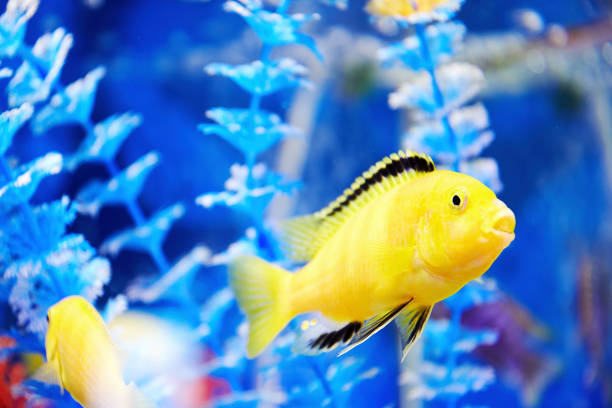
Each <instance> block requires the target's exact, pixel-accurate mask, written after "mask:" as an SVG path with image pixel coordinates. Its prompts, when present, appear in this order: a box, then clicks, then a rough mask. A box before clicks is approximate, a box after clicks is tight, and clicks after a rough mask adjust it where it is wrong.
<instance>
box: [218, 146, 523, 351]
mask: <svg viewBox="0 0 612 408" xmlns="http://www.w3.org/2000/svg"><path fill="white" fill-rule="evenodd" d="M514 227H515V218H514V214H513V213H512V211H510V209H508V207H507V206H506V205H505V204H504V203H503V202H501V201H500V200H499V199H498V198H497V197H496V196H495V194H494V193H493V191H491V190H490V189H489V188H488V187H486V186H485V185H484V184H482V183H481V182H480V181H478V180H476V179H475V178H473V177H470V176H467V175H465V174H461V173H456V172H452V171H448V170H436V169H435V166H434V164H433V162H432V160H431V159H430V158H429V157H427V156H425V155H422V154H417V153H415V152H399V153H398V154H393V155H391V156H390V157H387V158H385V159H383V160H381V161H380V162H378V163H376V164H375V165H374V166H372V167H371V168H370V169H369V170H368V171H367V172H365V173H364V174H363V176H362V177H359V178H357V180H356V181H355V182H354V183H353V185H352V186H351V188H350V189H348V190H346V191H345V192H344V194H343V195H342V196H340V197H339V198H338V199H337V200H335V201H334V202H332V203H331V204H330V205H329V206H327V207H326V208H324V209H323V210H321V211H319V212H317V213H315V214H313V215H308V216H303V217H298V218H295V219H292V220H289V221H286V222H284V223H283V224H282V226H281V228H280V229H281V240H282V247H283V249H284V250H285V252H286V254H287V256H288V257H289V258H290V259H291V260H293V261H295V262H308V263H307V264H306V265H305V266H304V267H303V268H302V269H300V270H299V271H298V272H296V273H290V272H288V271H286V270H284V269H282V268H280V267H277V266H275V265H272V264H270V263H268V262H266V261H264V260H262V259H259V258H257V257H241V258H238V259H237V260H236V261H235V262H234V263H233V265H232V266H231V268H230V283H231V286H232V288H233V290H234V292H235V294H236V298H237V300H238V303H239V305H240V306H241V308H242V309H243V310H244V311H245V312H246V314H247V318H248V321H249V338H248V344H247V355H248V356H249V357H254V356H256V355H258V354H259V353H261V352H262V351H263V350H264V348H265V347H266V346H267V345H268V344H269V343H270V342H271V341H272V340H273V339H274V337H275V336H276V335H277V334H278V333H279V332H280V331H281V330H282V329H283V328H284V327H285V326H286V325H287V323H288V322H289V321H290V320H291V319H292V318H294V317H295V316H297V315H300V314H303V313H307V312H320V313H321V314H322V315H323V316H324V317H326V318H327V319H329V320H331V321H332V322H334V327H333V328H331V329H329V330H327V331H324V332H319V333H317V336H316V337H313V338H312V339H309V340H308V342H307V343H306V344H305V346H304V348H305V349H304V350H300V351H304V352H313V351H314V352H316V351H326V350H330V349H333V348H335V347H337V346H338V345H343V346H345V349H344V350H343V353H344V352H346V351H348V350H350V349H351V348H353V347H355V346H356V345H358V344H360V343H361V342H363V341H365V340H366V339H367V338H369V337H370V336H371V335H373V334H374V333H376V332H377V331H379V330H380V329H382V328H383V327H385V326H386V325H387V324H388V323H390V322H391V321H392V320H395V322H396V323H397V326H398V328H399V330H400V336H401V340H402V347H403V355H404V356H405V355H406V352H407V351H408V349H409V347H410V346H411V345H412V344H413V343H414V341H415V340H416V338H417V337H418V336H419V334H420V333H421V330H422V329H423V327H424V325H425V323H426V322H427V319H428V318H429V315H430V313H431V309H432V307H433V305H434V304H435V303H437V302H439V301H441V300H444V299H446V298H447V297H449V296H451V295H453V294H454V293H456V292H457V291H458V290H459V289H461V288H462V287H463V286H464V285H465V284H466V283H468V282H469V281H471V280H473V279H476V278H478V277H479V276H481V275H482V274H483V273H484V272H486V271H487V270H488V269H489V267H490V266H491V264H492V263H493V262H494V261H495V259H496V258H497V257H498V256H499V254H500V253H501V252H502V250H503V249H504V248H506V247H507V246H508V245H509V244H510V242H511V241H512V240H513V239H514Z"/></svg>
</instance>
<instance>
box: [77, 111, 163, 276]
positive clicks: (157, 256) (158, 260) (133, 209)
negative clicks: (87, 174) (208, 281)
mask: <svg viewBox="0 0 612 408" xmlns="http://www.w3.org/2000/svg"><path fill="white" fill-rule="evenodd" d="M81 125H82V126H83V128H84V129H85V132H86V134H87V136H92V135H94V124H93V122H92V121H91V119H88V120H86V121H85V122H83V123H81ZM104 166H105V167H106V170H107V171H108V173H109V175H110V177H111V178H113V177H115V176H117V175H118V174H119V173H120V170H119V167H118V166H117V164H116V163H115V162H114V161H113V160H104ZM125 206H126V208H127V210H128V212H129V214H130V216H131V217H132V219H133V220H134V223H135V224H136V225H142V224H144V223H145V222H146V218H145V216H144V214H143V212H142V210H141V208H140V206H139V205H138V203H137V202H136V201H135V200H126V202H125ZM149 253H150V254H151V258H152V259H153V262H154V263H155V266H156V267H157V269H158V270H159V271H160V272H162V273H163V272H166V271H168V270H169V269H170V262H168V259H167V258H166V255H165V254H164V253H163V252H162V251H160V250H159V249H157V248H155V249H153V250H151V251H150V252H149Z"/></svg>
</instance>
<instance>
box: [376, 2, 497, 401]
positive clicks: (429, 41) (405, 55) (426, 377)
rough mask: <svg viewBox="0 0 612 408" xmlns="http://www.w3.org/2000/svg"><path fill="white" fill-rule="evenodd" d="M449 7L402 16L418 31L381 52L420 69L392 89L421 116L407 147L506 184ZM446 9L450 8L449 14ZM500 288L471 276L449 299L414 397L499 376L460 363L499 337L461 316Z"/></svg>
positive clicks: (478, 386) (430, 331)
mask: <svg viewBox="0 0 612 408" xmlns="http://www.w3.org/2000/svg"><path fill="white" fill-rule="evenodd" d="M450 3H451V2H449V5H448V6H449V7H451V8H452V7H454V6H453V5H452V4H450ZM460 3H461V2H457V8H458V6H459V5H460ZM445 7H446V6H445ZM449 10H451V9H444V7H443V8H442V9H438V10H437V11H436V10H434V12H432V13H431V15H429V16H427V14H426V13H417V14H418V15H417V16H411V17H409V18H408V19H403V20H402V19H400V20H399V21H398V23H399V25H400V26H403V27H411V28H412V32H411V33H410V34H409V35H408V36H407V37H406V39H404V40H403V41H402V42H400V43H396V44H392V45H391V46H389V47H388V48H384V49H383V50H381V52H380V53H379V57H380V58H381V60H382V62H383V65H386V66H391V65H393V64H396V63H398V62H399V63H401V64H403V65H404V66H405V67H406V68H408V69H410V70H411V71H414V72H415V74H416V76H415V79H414V80H412V81H409V82H407V83H406V84H404V85H402V86H401V87H400V88H399V89H398V90H397V91H395V92H393V93H392V94H391V95H390V96H389V105H390V106H391V107H392V108H395V109H398V108H404V109H410V110H411V111H413V112H414V117H415V120H414V121H412V123H411V126H410V128H409V129H408V131H407V132H406V134H405V136H404V140H403V145H404V146H405V147H406V148H410V149H414V150H417V151H423V152H426V153H428V154H430V155H431V156H433V157H434V159H436V162H437V164H438V166H439V167H442V168H444V167H447V168H450V169H452V170H455V171H461V172H464V173H467V174H470V175H472V176H474V177H476V178H478V179H480V180H481V181H482V182H484V183H485V184H487V185H488V186H489V187H491V188H492V189H493V190H495V191H499V190H500V189H501V182H500V181H499V175H498V169H497V165H496V162H495V160H494V159H491V158H479V157H478V156H479V155H480V153H481V152H482V151H483V150H484V148H486V147H487V146H488V145H489V144H490V143H491V142H492V141H493V132H492V131H491V130H490V129H489V120H488V115H487V111H486V109H485V107H484V106H483V105H482V104H472V105H470V106H467V107H466V106H465V105H466V104H467V103H469V102H470V101H471V100H472V99H473V98H474V96H475V95H476V94H477V93H478V91H479V90H480V89H481V88H482V86H483V83H484V75H483V73H482V71H481V70H480V69H479V68H477V67H475V66H473V65H470V64H467V63H458V62H449V60H450V58H451V57H452V56H453V55H454V54H455V53H456V52H457V50H458V49H459V47H460V46H461V42H462V40H463V36H464V35H465V32H466V28H465V26H464V25H463V24H461V23H459V22H457V21H450V22H449V21H446V20H449V19H451V18H452V17H453V16H454V11H449ZM439 12H442V13H444V15H443V18H441V17H440V15H438V14H439ZM440 20H443V21H442V22H440ZM495 293H496V291H495V287H494V286H491V283H490V282H489V283H487V285H482V284H479V283H470V284H468V285H467V286H466V287H465V288H463V289H462V290H460V291H459V292H458V293H457V294H455V295H453V296H452V297H450V298H449V299H448V300H446V301H445V302H444V303H445V304H446V306H447V307H448V308H449V310H450V314H451V316H450V319H449V320H442V321H435V320H434V321H431V322H430V323H429V324H428V325H427V326H426V328H425V330H424V338H425V352H424V357H425V358H426V359H427V360H426V361H425V362H424V364H421V365H420V366H419V368H418V369H417V371H416V373H404V376H405V378H404V379H403V380H402V384H405V385H409V390H408V398H411V399H422V400H434V399H436V400H446V401H447V402H448V404H449V406H454V405H455V404H456V403H457V400H458V399H459V398H460V397H461V396H462V395H465V394H467V393H470V392H478V391H481V390H483V389H484V388H486V387H487V386H489V385H491V384H492V383H493V382H494V381H495V374H494V371H493V369H492V368H490V367H483V366H480V365H474V364H471V363H460V362H459V361H460V359H461V357H462V356H463V355H465V354H469V353H470V352H471V351H473V350H474V349H476V347H478V346H481V345H486V344H493V343H495V341H496V340H497V335H496V333H495V332H492V331H473V330H466V329H463V328H462V327H461V320H460V319H461V315H462V314H463V312H464V311H466V310H467V309H468V308H470V307H472V306H473V305H474V304H478V303H480V302H486V301H492V300H495V299H496V295H495Z"/></svg>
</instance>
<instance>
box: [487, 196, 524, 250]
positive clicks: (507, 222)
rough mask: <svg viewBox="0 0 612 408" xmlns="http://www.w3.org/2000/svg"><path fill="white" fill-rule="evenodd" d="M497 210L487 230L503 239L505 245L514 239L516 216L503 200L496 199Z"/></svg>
mask: <svg viewBox="0 0 612 408" xmlns="http://www.w3.org/2000/svg"><path fill="white" fill-rule="evenodd" d="M495 206H496V207H497V208H496V209H495V212H494V213H493V216H492V217H491V219H490V222H488V223H487V224H488V225H487V227H486V229H485V232H487V233H489V234H491V235H493V236H494V237H496V238H499V239H501V241H502V242H503V243H504V245H505V246H508V245H509V244H510V242H512V241H513V240H514V227H515V226H516V218H515V217H514V213H513V212H512V210H510V209H509V208H508V207H506V205H505V204H504V203H503V202H502V201H501V200H498V199H496V200H495Z"/></svg>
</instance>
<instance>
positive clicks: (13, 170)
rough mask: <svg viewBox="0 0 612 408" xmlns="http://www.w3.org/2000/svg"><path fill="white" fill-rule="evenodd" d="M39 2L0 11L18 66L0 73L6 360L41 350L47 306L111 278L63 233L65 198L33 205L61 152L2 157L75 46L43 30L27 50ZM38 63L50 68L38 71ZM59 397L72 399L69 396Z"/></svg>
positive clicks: (67, 211) (3, 39) (0, 49)
mask: <svg viewBox="0 0 612 408" xmlns="http://www.w3.org/2000/svg"><path fill="white" fill-rule="evenodd" d="M37 7H38V2H37V1H20V0H10V1H9V2H8V3H7V6H6V10H5V11H4V13H3V14H2V15H1V16H0V57H1V58H2V59H3V60H7V61H8V62H9V63H11V65H15V66H18V68H17V69H16V70H15V71H13V70H11V69H8V68H2V69H1V70H0V72H1V73H2V76H3V77H5V78H8V77H10V80H8V81H7V80H6V79H5V81H7V83H6V85H5V86H6V90H7V93H8V101H7V105H8V106H9V107H10V109H9V110H7V111H5V112H3V113H2V114H0V184H1V186H2V187H0V223H1V224H2V225H1V227H0V230H1V233H0V263H1V265H2V271H3V272H2V276H1V292H0V293H1V295H2V301H3V302H5V304H6V303H8V305H10V309H11V310H12V312H13V313H14V317H15V319H14V320H8V321H5V322H3V324H2V329H1V330H2V332H3V334H6V335H8V336H9V337H12V338H13V339H14V341H9V342H8V343H7V344H5V345H4V347H3V349H2V351H1V355H0V357H1V358H2V359H3V360H4V359H5V358H8V356H9V354H10V353H14V352H20V351H26V352H41V353H44V346H43V336H44V334H45V331H46V328H47V320H46V314H47V309H48V308H49V306H51V305H53V304H54V303H56V302H57V301H59V300H60V299H62V298H63V297H65V296H69V295H81V296H83V297H85V298H86V299H88V300H89V301H91V302H93V301H95V300H96V298H98V296H100V295H101V294H102V288H103V286H104V285H105V284H106V283H108V281H109V279H110V264H109V262H108V261H107V260H106V259H104V258H100V257H98V256H97V255H96V251H95V249H94V248H93V247H92V246H91V245H90V244H89V243H88V242H87V241H86V240H85V238H84V237H83V236H82V235H80V234H68V233H67V231H66V229H67V226H68V225H69V224H70V223H71V222H72V221H73V220H74V218H75V215H76V207H75V205H73V204H72V203H71V201H70V199H69V198H68V197H65V196H64V197H60V198H59V199H57V200H55V201H51V202H42V203H35V204H34V203H32V197H33V196H34V194H35V193H36V191H37V189H38V186H39V184H40V183H41V182H43V180H44V179H45V178H47V177H48V176H51V175H54V174H57V173H59V172H60V171H61V170H62V166H63V158H62V155H60V154H59V153H55V152H49V153H47V154H44V155H42V156H39V157H36V158H34V159H33V160H31V161H29V162H27V163H19V159H18V158H17V160H13V158H12V157H11V159H10V160H9V159H8V158H7V156H6V155H7V151H8V150H9V149H10V147H11V145H12V144H13V141H14V138H15V137H16V135H17V133H19V131H20V129H21V128H22V127H23V126H24V125H25V124H26V123H27V122H28V121H29V122H30V125H31V126H32V127H34V126H35V123H36V120H37V118H38V117H39V115H40V111H39V110H38V109H37V108H38V107H37V106H36V104H38V103H41V102H43V101H45V100H46V99H47V98H48V96H49V94H50V92H51V89H52V88H53V87H55V86H57V84H56V81H57V78H58V76H59V73H60V71H61V68H62V66H63V65H64V62H65V58H66V53H67V50H68V49H69V48H70V46H71V44H72V38H71V36H70V35H68V34H66V33H65V32H64V30H63V29H61V28H60V29H57V30H56V31H55V32H53V33H50V34H45V35H43V36H42V37H40V38H39V39H38V40H37V41H36V43H35V45H34V46H32V47H30V46H28V45H27V44H26V43H24V41H23V40H24V35H25V29H26V25H27V22H28V20H29V19H30V18H31V17H32V16H33V15H34V13H35V12H36V9H37ZM13 63H14V64H13ZM19 64H20V65H19ZM39 67H47V68H48V70H47V71H46V72H45V73H44V74H41V72H40V71H38V69H39ZM11 163H16V164H11ZM3 364H4V363H3ZM7 364H8V363H7ZM4 380H9V379H8V378H3V381H4ZM7 385H8V384H7ZM3 386H4V384H3ZM41 391H43V390H41ZM30 392H31V389H30V391H26V389H25V388H24V387H22V386H21V385H18V384H13V385H12V386H11V393H12V394H15V393H18V394H24V393H25V394H27V393H30ZM35 393H36V392H35ZM42 394H44V392H42ZM22 397H23V395H21V396H20V397H17V396H15V395H13V396H11V395H8V396H7V398H11V400H12V401H13V402H14V403H20V402H19V401H22V402H23V398H22ZM62 399H63V400H64V401H66V403H67V404H70V403H71V402H70V399H69V397H62Z"/></svg>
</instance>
